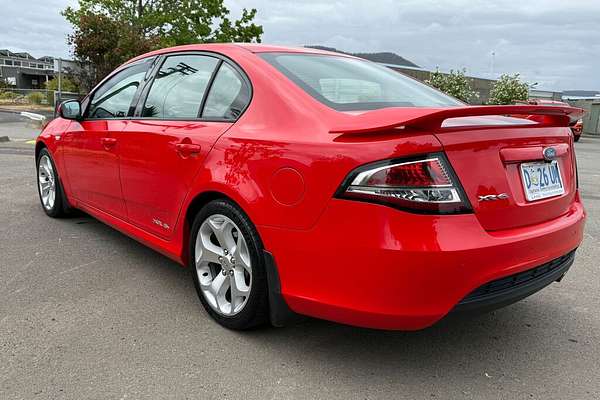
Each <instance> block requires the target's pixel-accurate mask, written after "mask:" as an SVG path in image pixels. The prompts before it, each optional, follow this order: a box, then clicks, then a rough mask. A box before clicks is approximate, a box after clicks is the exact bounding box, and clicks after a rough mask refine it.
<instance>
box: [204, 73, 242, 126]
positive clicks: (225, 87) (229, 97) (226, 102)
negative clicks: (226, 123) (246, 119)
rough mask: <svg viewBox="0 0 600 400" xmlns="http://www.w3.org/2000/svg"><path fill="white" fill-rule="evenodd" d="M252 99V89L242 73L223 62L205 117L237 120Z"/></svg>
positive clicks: (209, 95) (205, 107)
mask: <svg viewBox="0 0 600 400" xmlns="http://www.w3.org/2000/svg"><path fill="white" fill-rule="evenodd" d="M249 101H250V89H249V87H248V85H247V84H246V82H245V81H244V80H243V79H242V77H241V76H240V74H239V73H238V72H237V71H236V70H235V69H233V67H231V66H230V65H228V64H227V63H222V64H221V67H219V71H218V72H217V76H216V77H215V80H214V81H213V83H212V85H211V88H210V92H209V93H208V97H207V98H206V103H205V104H204V111H203V113H202V117H203V118H216V119H227V120H235V119H237V118H238V117H239V116H240V115H241V113H242V112H243V111H244V109H245V108H246V105H248V102H249Z"/></svg>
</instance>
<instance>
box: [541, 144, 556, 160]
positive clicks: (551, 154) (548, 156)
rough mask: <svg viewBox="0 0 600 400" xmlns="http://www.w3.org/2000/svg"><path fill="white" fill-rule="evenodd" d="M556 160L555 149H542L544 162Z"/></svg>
mask: <svg viewBox="0 0 600 400" xmlns="http://www.w3.org/2000/svg"><path fill="white" fill-rule="evenodd" d="M555 158H556V149H555V148H554V147H546V148H545V149H544V160H546V161H552V160H554V159H555Z"/></svg>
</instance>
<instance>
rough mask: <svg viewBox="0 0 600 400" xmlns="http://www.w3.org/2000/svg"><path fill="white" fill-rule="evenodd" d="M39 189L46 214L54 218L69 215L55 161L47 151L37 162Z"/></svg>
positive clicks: (40, 155)
mask: <svg viewBox="0 0 600 400" xmlns="http://www.w3.org/2000/svg"><path fill="white" fill-rule="evenodd" d="M36 166H37V183H38V184H37V187H38V194H39V195H40V202H41V203H42V209H43V210H44V212H45V213H46V214H47V215H48V216H50V217H53V218H58V217H62V216H65V215H66V214H67V207H66V200H65V198H64V192H63V188H62V184H61V181H60V177H59V176H58V172H57V171H56V166H55V164H54V160H53V159H52V156H51V155H50V152H49V151H48V150H47V149H42V150H41V151H40V153H39V154H38V158H37V160H36Z"/></svg>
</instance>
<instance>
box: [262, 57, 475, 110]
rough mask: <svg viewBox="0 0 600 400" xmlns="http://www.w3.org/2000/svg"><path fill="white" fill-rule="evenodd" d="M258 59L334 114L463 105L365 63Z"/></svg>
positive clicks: (329, 59) (341, 59)
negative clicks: (329, 108)
mask: <svg viewBox="0 0 600 400" xmlns="http://www.w3.org/2000/svg"><path fill="white" fill-rule="evenodd" d="M261 56H262V58H263V59H265V60H266V61H267V62H269V63H270V64H271V65H273V66H274V67H275V68H277V69H278V70H279V71H280V72H282V73H283V74H284V75H286V76H287V77H288V78H289V79H290V80H292V81H293V82H294V83H296V84H297V85H298V86H300V87H301V88H302V89H304V91H306V92H307V93H308V94H310V95H311V96H312V97H314V98H315V99H317V100H319V101H320V102H321V103H323V104H325V105H327V106H329V107H331V108H333V109H335V110H338V111H357V110H374V109H379V108H386V107H456V106H461V105H464V104H463V103H461V102H460V101H458V100H456V99H454V98H452V97H450V96H447V95H445V94H443V93H442V92H439V91H437V90H435V89H433V88H431V87H429V86H427V85H425V84H423V83H420V82H418V81H416V80H414V79H411V78H408V77H406V76H404V75H402V74H400V73H398V72H395V71H393V70H391V69H389V68H386V67H382V66H380V65H377V64H375V63H373V62H369V61H365V60H360V59H355V58H350V57H344V56H334V55H320V54H293V53H264V54H261Z"/></svg>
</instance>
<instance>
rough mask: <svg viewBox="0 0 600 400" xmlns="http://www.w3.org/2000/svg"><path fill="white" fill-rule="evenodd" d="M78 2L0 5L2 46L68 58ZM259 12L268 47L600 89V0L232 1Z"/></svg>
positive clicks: (34, 0)
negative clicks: (328, 50)
mask: <svg viewBox="0 0 600 400" xmlns="http://www.w3.org/2000/svg"><path fill="white" fill-rule="evenodd" d="M69 3H75V1H74V0H20V1H13V0H0V10H2V11H1V14H2V23H1V24H0V48H9V49H11V50H16V51H29V52H30V53H32V54H33V55H34V56H42V55H55V56H68V54H69V50H68V48H67V45H66V42H65V36H66V34H67V33H68V32H69V31H70V27H69V26H68V24H67V23H66V22H65V21H64V19H63V17H62V16H60V14H59V11H60V10H61V9H63V8H64V7H65V6H66V5H67V4H69ZM225 3H226V4H227V5H228V6H229V8H230V9H231V11H232V14H233V16H236V15H238V14H239V11H240V9H241V8H242V7H248V8H250V7H254V8H257V9H258V18H257V22H258V23H260V24H262V25H263V26H264V29H265V34H264V36H263V41H264V42H266V43H277V44H290V45H304V44H321V45H326V46H331V47H336V48H338V49H340V50H346V51H353V52H359V51H360V52H370V51H393V52H396V53H398V54H400V55H402V56H403V57H406V58H408V59H409V60H411V61H413V62H415V63H416V64H419V65H420V66H422V67H425V68H435V67H436V66H439V67H440V68H441V69H442V70H449V69H451V68H454V69H457V68H466V69H467V72H468V73H469V74H473V75H475V76H481V77H490V76H492V74H491V61H492V56H491V53H492V51H493V52H494V53H495V62H494V75H497V74H500V73H515V72H520V73H521V75H522V76H523V77H524V78H525V79H526V80H527V81H528V82H530V83H533V82H538V83H539V85H538V87H539V88H544V89H555V90H563V89H591V90H600V1H598V0H528V1H508V0H487V1H485V0H470V1H467V0H446V1H442V0H403V1H399V0H396V1H392V0H372V1H358V0H337V1H336V0H303V1H299V0H296V1H294V0H225Z"/></svg>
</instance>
